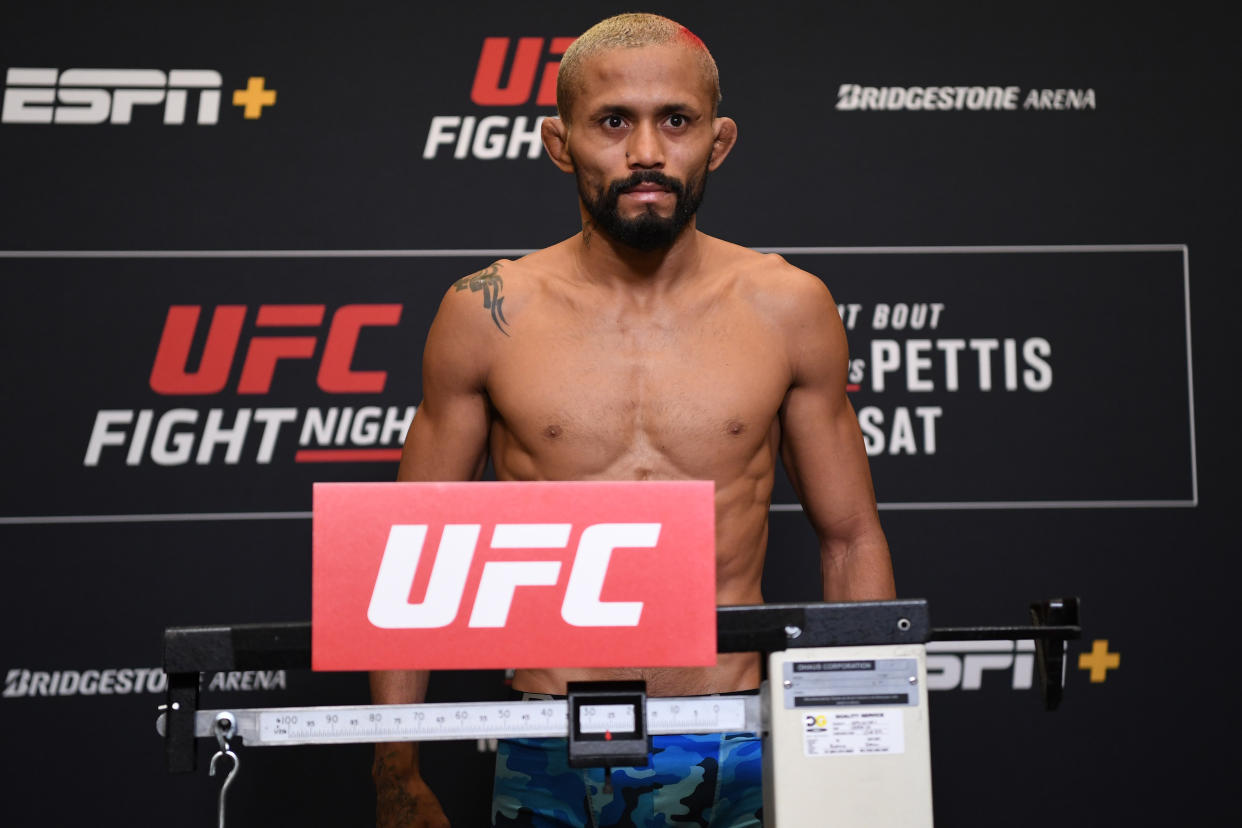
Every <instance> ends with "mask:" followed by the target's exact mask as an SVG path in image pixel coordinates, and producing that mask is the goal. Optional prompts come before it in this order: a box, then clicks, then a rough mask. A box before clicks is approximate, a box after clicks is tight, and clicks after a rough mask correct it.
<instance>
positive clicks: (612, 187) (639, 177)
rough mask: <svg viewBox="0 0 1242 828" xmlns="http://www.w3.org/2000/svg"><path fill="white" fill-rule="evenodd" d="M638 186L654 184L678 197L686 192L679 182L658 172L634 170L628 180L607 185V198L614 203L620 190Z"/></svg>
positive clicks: (619, 195)
mask: <svg viewBox="0 0 1242 828" xmlns="http://www.w3.org/2000/svg"><path fill="white" fill-rule="evenodd" d="M639 184H656V185H658V186H660V187H663V188H664V189H666V190H668V191H669V192H670V193H673V194H674V195H676V196H678V197H680V196H682V195H683V194H684V193H685V191H686V185H685V184H683V183H682V182H681V181H680V180H678V179H676V178H672V177H670V176H667V175H665V174H664V173H662V172H660V171H659V170H635V171H634V172H633V173H631V174H630V176H629V178H621V179H618V180H616V181H613V182H612V183H611V184H609V185H608V198H609V199H610V200H611V201H616V200H617V199H619V198H620V197H621V191H622V190H628V189H630V188H631V187H637V186H638V185H639Z"/></svg>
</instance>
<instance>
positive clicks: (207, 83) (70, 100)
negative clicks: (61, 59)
mask: <svg viewBox="0 0 1242 828" xmlns="http://www.w3.org/2000/svg"><path fill="white" fill-rule="evenodd" d="M6 82H7V84H8V86H7V88H6V89H5V94H4V110H3V115H0V120H2V121H3V122H4V123H6V124H51V123H57V124H102V123H104V122H109V123H113V124H128V123H129V122H130V120H131V118H132V116H133V111H134V107H135V106H152V105H155V104H161V103H162V104H163V105H164V123H165V124H183V123H185V108H186V100H187V97H188V94H189V90H191V89H194V90H197V91H198V115H197V118H198V123H200V124H214V123H216V121H217V120H218V119H219V115H220V84H221V82H222V79H221V77H220V73H219V72H216V71H214V70H211V69H173V70H171V71H169V72H168V74H167V75H165V74H164V73H163V72H161V71H160V70H159V69H66V70H65V71H63V72H59V73H58V72H57V71H56V70H55V69H27V68H17V67H14V68H11V69H9V71H8V74H7V76H6ZM58 102H59V105H57V103H58Z"/></svg>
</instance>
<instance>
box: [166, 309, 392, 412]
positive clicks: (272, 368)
mask: <svg viewBox="0 0 1242 828" xmlns="http://www.w3.org/2000/svg"><path fill="white" fill-rule="evenodd" d="M325 310H326V308H325V306H324V305H259V310H258V313H257V314H256V315H255V319H254V325H255V327H257V328H319V327H320V326H322V325H323V319H324V311H325ZM201 311H202V308H201V307H200V306H198V305H173V306H172V307H170V308H169V309H168V316H167V317H166V318H165V319H164V332H163V333H162V334H161V335H160V344H159V348H158V349H157V350H156V352H155V364H154V365H153V366H152V367H151V390H152V391H155V392H156V393H158V394H218V393H220V392H221V391H223V390H224V387H225V386H226V385H227V384H228V381H229V374H230V372H231V371H232V369H233V358H234V356H235V355H236V353H237V350H238V346H239V345H240V344H241V341H242V323H243V322H244V321H245V319H246V306H245V305H218V306H217V307H216V308H215V310H214V311H213V312H212V314H211V322H210V324H209V325H208V326H207V335H206V343H205V344H204V346H203V351H202V356H201V357H200V358H199V360H198V368H197V369H195V370H193V371H191V370H190V369H189V365H188V363H189V358H190V347H191V345H192V344H193V342H194V339H195V334H196V331H197V330H198V323H199V316H200V314H201ZM400 321H401V306H400V305H343V306H341V307H339V308H337V309H336V312H335V313H333V314H332V322H331V323H330V324H329V325H328V334H327V336H326V337H325V339H324V343H323V352H322V355H321V356H320V357H319V373H318V375H317V377H316V382H317V384H318V385H319V388H320V390H321V391H325V392H327V393H329V394H367V393H372V394H377V393H379V392H381V391H383V390H384V383H385V382H386V381H387V379H388V372H387V371H358V370H355V369H354V368H353V367H352V362H353V359H354V350H355V349H356V348H357V347H358V337H359V335H360V334H361V333H362V329H363V328H366V327H373V326H392V325H396V324H397V323H398V322H400ZM318 343H319V338H318V337H317V336H315V335H313V334H305V333H303V334H297V335H295V336H277V335H272V334H260V335H255V336H251V337H250V341H249V345H248V347H247V348H246V357H245V360H244V361H243V362H242V369H241V377H240V379H239V380H238V381H237V393H238V394H266V393H268V391H270V390H271V387H272V376H273V374H275V372H276V363H277V362H278V361H280V360H282V359H310V358H312V357H313V356H314V355H315V349H316V346H317V345H318Z"/></svg>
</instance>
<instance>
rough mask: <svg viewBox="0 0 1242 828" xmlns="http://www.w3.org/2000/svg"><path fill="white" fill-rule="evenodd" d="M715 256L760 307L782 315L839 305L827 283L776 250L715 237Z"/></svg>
mask: <svg viewBox="0 0 1242 828" xmlns="http://www.w3.org/2000/svg"><path fill="white" fill-rule="evenodd" d="M711 243H712V246H713V254H714V257H717V258H718V260H720V261H722V262H726V263H727V265H726V266H725V267H724V268H723V270H724V271H725V272H727V273H729V274H730V276H731V278H732V281H733V284H734V286H735V289H736V290H737V291H738V293H739V294H740V295H741V297H742V298H743V299H744V300H745V301H747V302H748V303H750V304H752V305H753V306H754V307H755V309H756V310H760V311H766V312H768V313H772V314H776V315H778V316H781V317H787V316H788V315H790V314H792V315H801V314H812V315H814V314H819V313H822V312H824V311H825V310H826V309H829V308H835V303H834V302H833V299H832V295H831V294H830V293H829V291H828V287H827V286H826V285H825V284H824V282H823V281H822V280H821V279H820V278H819V277H817V276H815V275H814V274H811V273H808V272H807V271H805V270H803V269H802V268H800V267H796V266H794V265H792V264H790V263H789V262H788V261H786V259H785V258H784V257H783V256H780V255H778V254H776V253H760V252H759V251H756V250H751V249H750V248H748V247H742V246H741V245H738V244H733V243H732V242H726V241H723V240H721V239H714V238H713V239H711Z"/></svg>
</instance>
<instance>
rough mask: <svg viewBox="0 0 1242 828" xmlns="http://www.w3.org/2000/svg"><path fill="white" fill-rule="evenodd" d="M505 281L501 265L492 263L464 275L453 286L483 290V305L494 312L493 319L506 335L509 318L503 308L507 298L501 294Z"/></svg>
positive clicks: (472, 291) (459, 288)
mask: <svg viewBox="0 0 1242 828" xmlns="http://www.w3.org/2000/svg"><path fill="white" fill-rule="evenodd" d="M504 286H505V282H504V280H503V279H501V278H500V265H499V264H491V265H488V266H487V267H486V268H484V269H483V270H480V271H479V272H477V273H471V274H470V275H469V276H463V277H461V278H460V279H458V280H457V281H456V282H454V283H453V287H455V288H457V289H458V290H465V289H466V288H469V289H470V292H471V293H478V292H479V291H482V292H483V307H484V308H486V309H487V310H489V311H491V312H492V321H493V322H495V323H496V327H497V328H499V329H500V332H501V333H502V334H504V335H505V336H508V335H509V332H508V331H506V330H505V326H506V325H508V324H509V320H508V319H505V312H504V309H503V308H502V305H503V304H504V301H505V298H504V297H503V296H501V295H500V293H501V291H502V290H504Z"/></svg>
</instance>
